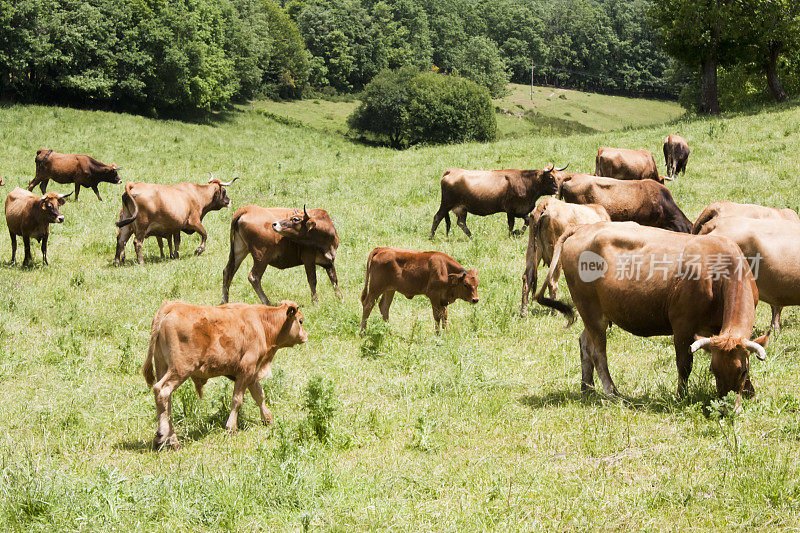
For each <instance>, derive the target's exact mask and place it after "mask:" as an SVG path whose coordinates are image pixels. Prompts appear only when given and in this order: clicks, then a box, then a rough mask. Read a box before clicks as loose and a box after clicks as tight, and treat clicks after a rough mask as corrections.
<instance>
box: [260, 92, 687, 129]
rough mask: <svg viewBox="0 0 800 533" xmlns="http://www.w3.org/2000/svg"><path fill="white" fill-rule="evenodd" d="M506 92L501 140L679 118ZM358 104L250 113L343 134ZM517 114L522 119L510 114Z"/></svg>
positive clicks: (643, 106) (627, 106)
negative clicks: (275, 117)
mask: <svg viewBox="0 0 800 533" xmlns="http://www.w3.org/2000/svg"><path fill="white" fill-rule="evenodd" d="M508 88H509V93H508V95H506V96H504V97H503V98H498V99H496V100H495V101H494V105H495V107H496V108H497V109H499V110H500V111H499V112H498V113H497V114H496V116H497V128H498V135H499V136H500V137H501V138H506V137H521V136H527V135H531V134H542V135H553V134H555V135H563V134H573V133H591V132H607V131H612V130H619V129H623V128H641V127H646V126H653V125H657V124H664V123H666V122H669V121H671V120H675V119H677V118H679V117H680V116H681V115H683V113H684V111H683V109H682V108H681V106H679V105H678V104H676V103H675V102H666V101H660V100H647V99H643V98H626V97H623V96H607V95H603V94H594V93H585V92H581V91H571V90H567V89H554V88H552V87H534V93H533V101H531V98H530V87H529V86H526V85H516V84H511V85H509V86H508ZM357 106H358V102H329V101H326V100H300V101H284V102H273V101H268V100H265V101H261V102H256V103H255V104H253V105H252V106H251V108H253V109H258V110H263V111H266V112H268V113H273V114H275V115H278V116H281V117H286V118H288V119H290V120H293V121H299V122H301V123H303V124H304V125H305V126H308V127H310V128H312V129H315V130H319V131H323V132H325V133H339V134H347V132H348V129H347V117H348V116H349V115H350V114H351V113H352V112H353V110H354V109H355V108H356V107H357ZM514 113H518V114H519V115H520V116H516V115H514Z"/></svg>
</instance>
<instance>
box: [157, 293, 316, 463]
mask: <svg viewBox="0 0 800 533" xmlns="http://www.w3.org/2000/svg"><path fill="white" fill-rule="evenodd" d="M297 308H298V306H297V304H296V303H294V302H290V301H283V302H281V303H280V304H279V305H278V307H267V306H265V305H248V304H238V303H237V304H226V305H221V306H217V307H212V306H204V305H190V304H187V303H183V302H168V301H165V302H163V303H162V304H161V307H160V308H159V309H158V312H157V313H156V315H155V316H154V317H153V324H152V326H151V328H150V346H149V348H148V350H147V358H146V359H145V361H144V365H143V366H142V373H143V374H144V379H145V381H146V382H147V385H148V386H149V387H152V388H153V394H154V395H155V400H156V417H157V418H158V430H157V431H156V436H155V438H154V439H153V447H154V448H156V449H160V448H161V447H163V446H172V447H175V448H177V447H178V446H179V443H178V437H177V435H175V428H174V427H173V426H172V416H171V415H172V413H171V411H172V392H173V391H174V390H175V389H177V388H178V387H179V386H180V385H181V383H183V382H184V381H186V380H187V379H191V380H192V381H193V382H194V386H195V389H197V395H198V396H199V397H201V398H202V397H203V385H205V383H206V381H208V380H209V379H210V378H214V377H218V376H227V377H228V378H230V379H232V380H233V382H234V385H233V399H232V400H231V413H230V416H228V421H227V423H226V424H225V427H226V428H227V429H228V431H231V432H233V431H236V422H237V417H238V414H239V408H240V407H241V406H242V400H243V399H244V391H245V390H249V391H250V395H251V396H252V397H253V399H254V400H255V401H256V403H257V404H258V408H259V410H260V411H261V420H262V421H263V422H264V423H265V424H271V423H272V414H271V413H270V411H269V409H267V406H266V404H265V403H264V390H263V389H262V388H261V384H260V383H259V382H260V381H261V380H262V379H264V378H265V377H270V376H272V371H271V366H272V361H273V359H274V358H275V352H277V351H278V349H280V348H290V347H292V346H294V345H296V344H300V343H303V342H306V340H307V339H308V334H307V333H306V330H305V329H304V328H303V315H302V313H300V312H299V311H298V309H297ZM154 366H155V368H154Z"/></svg>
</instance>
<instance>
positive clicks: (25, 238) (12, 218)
mask: <svg viewBox="0 0 800 533" xmlns="http://www.w3.org/2000/svg"><path fill="white" fill-rule="evenodd" d="M70 194H72V193H69V194H56V193H54V192H48V193H45V195H44V196H36V195H35V194H33V193H31V192H28V191H26V190H25V189H21V188H19V187H16V188H15V189H14V190H13V191H11V192H10V193H8V196H6V225H7V226H8V233H9V235H10V236H11V262H12V263H14V262H16V260H17V235H19V236H20V237H22V243H23V244H24V245H25V259H23V260H22V266H31V265H33V255H32V254H31V238H34V239H36V240H37V241H40V242H41V243H42V262H44V264H45V265H46V264H47V239H48V237H49V236H50V224H61V223H62V222H64V215H62V214H61V211H60V209H59V207H61V206H62V205H64V202H66V200H65V198H66V197H67V196H69V195H70Z"/></svg>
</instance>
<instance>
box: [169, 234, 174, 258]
mask: <svg viewBox="0 0 800 533" xmlns="http://www.w3.org/2000/svg"><path fill="white" fill-rule="evenodd" d="M167 247H168V248H169V258H170V259H175V252H174V250H173V249H172V235H167Z"/></svg>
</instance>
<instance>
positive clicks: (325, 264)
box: [222, 205, 342, 305]
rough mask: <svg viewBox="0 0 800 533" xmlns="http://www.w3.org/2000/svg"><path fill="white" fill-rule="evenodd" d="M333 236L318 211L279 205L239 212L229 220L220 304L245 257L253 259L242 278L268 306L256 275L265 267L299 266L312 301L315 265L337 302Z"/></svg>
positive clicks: (326, 217)
mask: <svg viewBox="0 0 800 533" xmlns="http://www.w3.org/2000/svg"><path fill="white" fill-rule="evenodd" d="M337 248H339V235H337V233H336V228H335V227H334V225H333V221H332V220H331V217H330V216H329V215H328V212H327V211H325V210H324V209H312V210H311V211H306V208H305V207H303V213H302V214H301V213H300V212H299V211H298V210H297V209H287V208H285V207H273V208H269V209H267V208H264V207H259V206H257V205H248V206H245V207H242V208H241V209H239V210H238V211H237V212H236V213H235V214H234V215H233V220H232V221H231V250H230V254H229V255H228V264H227V265H226V266H225V270H224V271H223V272H222V303H225V302H227V301H228V291H229V289H230V286H231V281H232V280H233V276H234V274H236V271H237V270H239V266H240V265H241V264H242V261H244V258H245V257H247V255H248V254H251V255H252V256H253V269H252V270H251V271H250V274H249V275H248V276H247V279H248V280H249V281H250V284H251V285H252V286H253V289H254V290H255V291H256V294H257V295H258V298H259V299H260V300H261V302H262V303H264V304H267V305H269V298H267V295H266V294H264V289H263V287H262V286H261V277H262V276H263V275H264V270H266V268H267V267H268V266H272V267H274V268H278V269H281V270H283V269H284V268H292V267H296V266H300V265H303V266H304V267H305V269H306V278H307V279H308V285H309V287H310V288H311V298H312V300H313V301H316V300H317V270H316V267H317V265H319V266H321V267H322V268H324V269H325V272H327V273H328V278H329V279H330V280H331V284H333V289H334V290H335V291H336V296H338V298H339V300H341V299H342V291H340V290H339V278H338V276H337V275H336V267H335V266H334V261H335V260H336V249H337Z"/></svg>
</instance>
